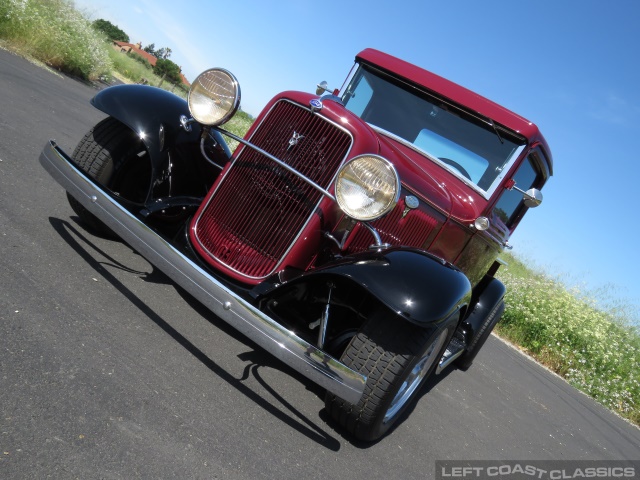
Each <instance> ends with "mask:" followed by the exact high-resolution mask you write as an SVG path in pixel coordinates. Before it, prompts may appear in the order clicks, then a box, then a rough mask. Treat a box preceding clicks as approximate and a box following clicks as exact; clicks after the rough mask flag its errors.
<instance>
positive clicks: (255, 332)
mask: <svg viewBox="0 0 640 480" xmlns="http://www.w3.org/2000/svg"><path fill="white" fill-rule="evenodd" d="M40 163H41V164H42V166H43V167H44V168H45V170H47V172H49V174H50V175H51V176H52V177H53V178H54V179H55V180H56V181H57V182H58V183H59V184H60V185H62V187H63V188H64V189H65V190H67V191H68V192H69V193H70V194H71V195H72V196H73V197H74V198H76V199H77V200H78V201H79V202H80V203H81V204H82V205H83V206H84V207H85V208H86V209H87V210H89V211H90V212H91V213H93V214H94V215H95V216H96V217H98V218H99V219H100V220H101V221H102V222H104V223H105V224H106V225H107V226H108V227H109V228H111V229H112V230H113V231H114V232H115V233H116V234H117V235H118V236H120V238H122V239H123V240H124V241H125V242H126V243H128V244H129V245H130V246H131V247H132V248H134V249H135V250H136V251H137V252H138V253H140V254H141V255H142V256H144V257H145V258H146V259H147V260H148V261H149V262H151V263H152V264H153V265H154V266H156V267H157V268H159V269H160V270H162V271H163V272H164V273H165V274H166V275H168V276H169V277H170V278H171V279H172V280H173V281H175V282H176V283H177V284H178V285H180V286H181V287H182V288H184V289H185V290H186V291H188V292H189V293H190V294H191V295H193V296H194V297H195V298H196V299H198V300H199V301H200V302H202V303H203V304H204V305H205V306H207V308H209V309H210V310H211V311H212V312H213V313H214V314H216V315H217V316H218V317H220V318H221V319H223V320H224V321H226V322H227V323H229V324H230V325H231V326H233V327H234V328H236V329H237V330H238V331H240V332H242V333H243V334H244V335H246V336H247V337H248V338H250V339H251V340H253V341H254V342H256V343H257V344H258V345H260V346H261V347H262V348H264V349H265V350H267V351H268V352H270V353H271V354H273V355H274V356H276V357H277V358H279V359H280V360H282V361H283V362H284V363H286V364H287V365H289V366H290V367H292V368H293V369H295V370H297V371H298V372H300V373H301V374H303V375H304V376H305V377H307V378H309V379H310V380H312V381H313V382H315V383H317V384H318V385H320V386H321V387H323V388H325V389H326V390H328V391H329V392H331V393H333V394H335V395H337V396H338V397H340V398H343V399H344V400H347V401H348V402H351V403H357V402H358V400H359V399H360V397H361V396H362V392H363V391H364V384H365V382H366V380H367V379H366V377H364V376H362V375H361V374H359V373H357V372H355V371H353V370H351V369H350V368H348V367H347V366H346V365H344V364H343V363H341V362H339V361H338V360H336V359H334V358H332V357H330V356H329V355H327V354H326V353H324V352H323V351H322V350H320V349H318V348H317V347H315V346H313V345H311V344H310V343H308V342H306V341H305V340H303V339H302V338H300V337H298V336H297V335H295V334H294V333H293V332H291V331H289V330H287V329H285V328H284V327H283V326H282V325H280V324H278V323H277V322H275V321H274V320H273V319H271V318H270V317H268V316H267V315H265V314H264V313H263V312H261V311H260V310H258V309H256V308H255V307H254V306H253V305H251V304H250V303H249V302H247V301H246V300H244V299H243V298H241V297H240V296H238V295H237V294H236V293H234V292H233V291H232V290H230V289H229V288H227V287H226V286H225V285H223V284H222V283H220V282H219V281H218V280H216V279H215V278H213V277H212V276H211V275H209V274H208V273H207V272H205V271H204V270H202V269H201V268H200V267H198V266H197V265H196V264H195V263H194V262H192V261H191V260H190V259H189V258H187V257H186V256H185V255H183V254H182V253H181V252H180V251H178V250H177V249H176V248H174V247H173V246H172V245H171V244H170V243H168V242H167V241H166V240H164V239H163V238H162V237H160V236H159V235H157V234H156V233H155V232H154V231H153V230H151V229H150V228H149V227H147V226H146V225H145V224H144V223H142V222H141V221H140V220H138V219H137V218H136V217H135V216H133V215H131V214H130V213H129V212H128V211H127V210H126V209H125V208H124V207H122V206H121V205H120V204H119V203H118V202H117V201H116V200H115V199H114V198H112V197H111V196H110V195H109V194H107V193H106V192H105V191H104V190H103V189H102V188H101V187H100V186H99V185H97V184H96V183H94V181H93V180H92V179H90V178H89V177H87V176H86V175H85V173H84V172H83V171H81V170H79V169H78V168H76V167H75V166H74V164H73V161H72V160H71V159H70V158H69V157H68V155H67V154H65V153H64V152H63V151H62V150H61V149H60V148H59V147H58V146H57V145H56V144H55V142H54V141H50V142H49V143H47V145H46V146H45V148H44V150H43V151H42V153H41V154H40Z"/></svg>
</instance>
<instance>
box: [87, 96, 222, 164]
mask: <svg viewBox="0 0 640 480" xmlns="http://www.w3.org/2000/svg"><path fill="white" fill-rule="evenodd" d="M91 104H92V105H93V106H94V107H96V108H97V109H98V110H101V111H103V112H104V113H106V114H108V115H110V116H112V117H114V118H116V119H117V120H119V121H120V122H122V123H124V124H125V125H126V126H128V127H129V128H130V129H131V130H133V131H134V132H135V133H136V134H137V135H138V136H139V137H140V138H141V139H142V141H143V142H144V144H145V146H146V147H147V151H148V152H149V156H150V158H151V162H152V165H153V166H154V167H156V168H157V167H158V166H159V165H161V164H162V163H163V160H164V157H165V156H166V155H165V152H166V151H167V150H168V149H169V148H171V147H175V146H177V145H180V144H184V143H197V142H199V140H200V135H201V133H202V128H201V126H200V125H199V124H197V123H192V124H191V131H190V132H187V131H185V129H184V128H182V127H181V125H180V116H181V115H185V116H187V118H189V117H190V113H189V106H188V104H187V102H186V101H185V100H184V99H182V98H180V97H178V96H177V95H174V94H173V93H170V92H168V91H166V90H162V89H160V88H156V87H150V86H147V85H118V86H114V87H110V88H107V89H105V90H102V91H101V92H99V93H98V94H97V95H96V96H95V97H93V99H92V100H91ZM211 134H212V135H214V138H215V140H216V141H217V142H218V144H219V145H221V146H223V147H224V148H225V149H226V154H227V155H226V156H227V158H228V157H229V156H230V152H229V149H228V147H227V145H226V143H225V142H224V140H223V138H222V136H221V135H220V134H219V133H218V132H215V131H213V132H211ZM163 137H164V138H163Z"/></svg>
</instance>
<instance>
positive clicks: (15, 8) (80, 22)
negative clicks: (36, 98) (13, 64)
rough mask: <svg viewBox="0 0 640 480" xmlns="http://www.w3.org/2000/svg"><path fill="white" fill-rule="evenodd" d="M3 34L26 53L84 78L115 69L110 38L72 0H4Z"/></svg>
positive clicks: (0, 26) (1, 14) (0, 25)
mask: <svg viewBox="0 0 640 480" xmlns="http://www.w3.org/2000/svg"><path fill="white" fill-rule="evenodd" d="M0 38H2V39H4V40H6V41H8V42H9V43H10V44H11V45H12V47H13V48H14V49H16V50H17V51H18V52H20V53H22V54H26V55H28V56H31V57H33V58H35V59H37V60H40V61H42V62H44V63H45V64H47V65H49V66H51V67H53V68H55V69H58V70H61V71H63V72H66V73H69V74H71V75H76V76H79V77H81V78H84V79H88V80H94V79H96V78H98V77H100V76H101V75H105V74H108V73H109V72H110V70H111V61H110V60H109V56H108V54H107V48H108V46H107V44H106V42H105V40H106V39H105V38H104V36H103V35H102V34H99V33H98V32H96V30H94V29H93V28H92V27H91V22H90V21H89V20H87V19H86V18H85V17H84V16H83V15H82V14H81V13H80V12H79V11H77V10H76V9H75V8H74V4H73V2H71V1H68V0H0Z"/></svg>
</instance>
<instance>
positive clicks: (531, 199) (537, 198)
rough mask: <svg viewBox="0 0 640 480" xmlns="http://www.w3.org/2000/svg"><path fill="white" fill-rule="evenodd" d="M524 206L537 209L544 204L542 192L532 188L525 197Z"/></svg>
mask: <svg viewBox="0 0 640 480" xmlns="http://www.w3.org/2000/svg"><path fill="white" fill-rule="evenodd" d="M523 199H524V204H525V205H526V206H527V207H529V208H535V207H537V206H538V205H540V204H541V203H542V192H541V191H540V190H538V189H537V188H530V189H529V190H527V191H526V192H524V195H523Z"/></svg>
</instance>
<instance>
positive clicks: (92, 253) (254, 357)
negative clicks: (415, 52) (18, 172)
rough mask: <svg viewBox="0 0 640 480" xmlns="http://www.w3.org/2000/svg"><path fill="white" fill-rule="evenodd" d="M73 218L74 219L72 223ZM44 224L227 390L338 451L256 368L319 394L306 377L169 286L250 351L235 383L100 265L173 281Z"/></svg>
mask: <svg viewBox="0 0 640 480" xmlns="http://www.w3.org/2000/svg"><path fill="white" fill-rule="evenodd" d="M75 220H76V219H75V218H74V221H75ZM49 222H50V223H51V226H52V227H53V229H54V230H55V231H56V232H57V233H58V234H59V235H60V237H61V238H62V239H63V240H64V241H65V242H66V243H67V244H68V245H69V246H70V247H71V248H72V249H73V250H74V251H75V252H77V253H78V255H80V256H81V257H82V259H83V260H85V261H86V262H87V264H89V265H90V266H91V267H92V268H93V269H95V271H96V272H97V273H98V274H100V275H101V276H102V277H103V278H104V279H105V280H106V281H107V282H109V283H110V284H111V285H113V287H115V288H116V289H117V290H118V291H119V292H120V293H122V295H124V296H125V297H126V298H127V299H128V300H129V301H130V302H131V303H132V304H133V305H135V306H136V307H137V308H138V309H139V310H140V311H141V312H142V313H144V314H145V315H146V316H147V317H148V318H149V319H150V320H151V321H153V322H154V323H155V324H156V325H157V326H158V327H160V328H161V329H162V330H163V331H164V332H165V333H167V334H168V335H169V336H170V337H171V338H173V339H174V340H175V341H176V342H177V343H178V344H179V345H180V346H182V347H183V348H184V349H185V350H187V351H188V352H189V353H190V354H191V355H193V356H194V357H195V358H196V359H198V360H199V361H200V362H202V364H203V365H204V366H206V367H207V368H208V369H209V370H211V372H213V373H214V374H216V375H217V376H218V377H220V378H221V379H223V380H224V381H225V382H227V383H228V384H229V385H231V386H232V387H234V388H235V389H236V390H238V391H239V392H240V393H242V394H243V395H245V396H246V397H247V398H249V399H251V400H252V401H253V402H254V403H255V404H256V405H258V406H260V407H261V408H262V409H264V410H265V411H266V412H268V413H270V414H271V415H273V416H274V417H276V418H278V419H279V420H280V421H282V422H283V423H285V424H287V425H288V426H289V427H291V428H293V429H294V430H296V431H298V432H299V433H301V434H302V435H305V436H306V437H307V438H309V439H311V440H313V441H315V442H317V443H318V444H319V445H321V446H323V447H325V448H327V449H328V450H332V451H336V452H337V451H339V450H340V446H341V445H340V442H339V441H338V440H337V439H336V438H334V437H332V436H331V435H329V434H328V433H327V432H325V431H324V430H323V429H321V428H320V427H319V426H318V425H316V424H315V423H313V422H312V421H311V420H310V419H309V418H307V417H306V416H305V415H304V414H303V413H302V412H300V411H299V410H297V409H296V408H295V407H294V406H293V405H291V404H290V403H289V402H287V401H286V400H285V399H284V398H283V397H282V396H281V395H279V394H278V393H277V392H276V391H275V390H274V389H273V388H272V387H271V386H270V385H269V384H268V383H267V382H266V381H265V380H264V379H263V378H262V376H261V374H260V369H261V368H265V367H267V368H273V369H277V370H281V371H283V372H285V373H286V374H287V375H290V376H292V377H294V378H296V379H297V380H299V381H300V382H301V383H303V384H304V385H305V386H306V387H307V388H308V389H309V390H312V391H313V392H314V393H316V394H318V395H322V389H321V388H320V387H317V386H316V385H315V384H313V383H312V382H310V381H308V380H307V379H306V378H305V377H303V376H302V375H300V374H298V373H297V372H295V371H294V370H292V369H290V368H289V367H287V366H286V364H284V363H282V362H280V361H279V360H278V359H276V358H274V357H272V356H271V355H269V354H267V353H266V352H262V351H261V350H260V348H259V347H258V346H257V345H255V344H253V342H251V341H250V340H249V339H247V338H246V337H244V336H243V335H242V334H241V333H239V332H237V331H236V330H235V329H233V328H232V327H231V326H229V325H228V324H227V323H225V322H224V321H222V320H220V319H219V318H217V317H216V316H215V315H214V314H213V313H211V312H210V311H209V310H208V309H206V307H204V306H203V305H202V304H200V303H199V302H198V301H197V300H195V299H194V298H193V297H191V296H190V295H189V294H188V293H186V292H185V291H184V290H182V288H180V287H179V286H178V285H174V286H175V288H176V289H177V290H178V292H179V293H180V295H181V296H182V297H183V298H184V299H185V301H186V302H187V303H188V304H189V305H190V306H191V307H192V308H194V309H195V310H196V311H197V313H199V314H200V315H202V316H203V317H204V318H206V319H207V320H208V321H209V322H210V323H211V324H212V325H213V326H215V327H216V328H218V329H220V330H222V331H223V332H224V333H225V334H227V335H230V336H232V337H233V338H234V339H236V340H238V341H239V342H241V343H243V344H245V345H247V347H249V348H251V349H252V351H248V352H245V353H242V354H240V355H238V357H239V358H240V359H241V360H243V361H247V362H249V364H248V365H247V366H246V367H245V369H244V372H243V375H242V377H241V378H236V377H234V376H233V375H232V374H230V373H229V372H227V371H226V370H225V369H223V368H222V367H220V366H219V365H218V364H217V363H216V362H214V361H213V360H212V359H211V358H209V357H208V356H207V355H206V354H205V353H204V352H203V351H202V350H200V349H199V348H198V347H196V346H195V345H194V344H193V343H192V342H190V341H189V340H188V339H187V338H186V337H185V336H184V335H182V334H181V333H180V332H179V331H178V330H176V328H175V327H173V326H172V325H171V324H170V323H168V322H167V321H166V320H164V319H163V318H162V317H161V316H160V315H158V314H157V313H156V312H155V311H154V310H153V309H151V308H150V307H149V306H148V305H147V304H146V303H145V301H144V300H143V299H141V298H139V297H138V296H137V295H136V294H135V293H133V292H132V291H131V290H130V289H128V288H127V287H126V286H125V285H123V284H122V283H121V282H120V281H119V280H118V279H117V278H116V277H115V276H114V275H113V274H112V273H111V272H109V270H108V269H107V268H105V266H106V265H107V266H111V267H114V268H118V269H121V270H123V271H126V272H129V273H132V274H134V275H139V276H141V277H142V278H143V279H144V280H146V281H151V282H154V283H161V284H173V282H172V280H171V279H169V277H167V276H166V275H164V273H162V272H160V271H159V270H157V269H155V268H153V270H152V271H151V272H143V271H138V270H135V269H131V268H129V267H127V266H126V265H123V264H122V263H120V262H119V261H118V260H116V259H113V258H112V257H110V256H109V254H107V253H106V252H104V251H103V250H102V249H100V248H99V247H98V246H97V245H96V244H94V243H93V242H92V241H91V238H90V237H91V236H90V234H86V233H85V232H84V231H83V230H82V229H81V227H80V229H78V228H76V227H75V226H74V225H72V224H71V223H69V222H68V221H65V220H61V219H58V218H54V217H49ZM96 254H98V255H99V256H102V257H103V258H105V259H107V261H106V262H105V261H100V260H98V259H97V258H96ZM250 375H252V376H253V378H255V380H256V381H257V382H258V383H260V385H261V386H262V387H264V388H265V389H266V390H267V391H268V392H269V393H270V394H271V395H272V396H273V398H274V399H275V400H277V401H278V402H279V403H280V405H282V407H284V408H285V409H286V410H288V412H290V413H287V412H285V411H283V410H281V409H280V408H278V407H277V406H276V405H275V404H272V403H270V402H269V400H267V399H265V398H263V397H262V396H261V395H260V394H259V393H258V392H256V391H254V390H252V389H251V387H250V386H248V385H247V384H246V383H245V381H246V380H247V379H248V378H249V376H250Z"/></svg>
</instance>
